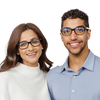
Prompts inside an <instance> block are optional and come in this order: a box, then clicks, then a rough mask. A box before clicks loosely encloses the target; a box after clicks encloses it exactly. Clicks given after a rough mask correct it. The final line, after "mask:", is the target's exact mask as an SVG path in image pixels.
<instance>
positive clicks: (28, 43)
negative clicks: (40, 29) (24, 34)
mask: <svg viewBox="0 0 100 100" xmlns="http://www.w3.org/2000/svg"><path fill="white" fill-rule="evenodd" d="M34 39H37V38H33V39H32V40H31V41H30V42H26V41H22V42H20V43H23V42H26V43H27V47H26V48H23V49H27V48H28V46H29V44H31V45H32V41H33V40H34ZM37 40H39V41H40V44H41V40H42V39H37ZM20 43H18V44H17V46H18V47H19V48H20V46H19V45H20ZM40 44H39V45H40ZM39 45H37V46H39ZM32 46H33V45H32ZM37 46H33V47H37ZM20 49H21V50H23V49H22V48H20Z"/></svg>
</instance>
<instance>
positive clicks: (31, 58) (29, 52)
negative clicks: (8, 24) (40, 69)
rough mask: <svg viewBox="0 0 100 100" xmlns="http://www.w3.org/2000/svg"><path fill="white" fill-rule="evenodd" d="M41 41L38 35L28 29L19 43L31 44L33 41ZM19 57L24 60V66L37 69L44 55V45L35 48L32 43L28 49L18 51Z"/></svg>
mask: <svg viewBox="0 0 100 100" xmlns="http://www.w3.org/2000/svg"><path fill="white" fill-rule="evenodd" d="M34 38H36V39H39V38H38V36H37V34H36V33H35V32H34V31H33V30H31V29H28V30H26V31H24V32H22V34H21V37H20V41H19V42H23V41H26V42H30V41H31V40H32V39H34ZM18 51H19V55H20V56H21V58H22V61H23V64H25V65H27V66H31V67H37V66H38V60H39V58H40V56H41V54H42V44H40V45H39V46H36V47H33V46H32V45H31V44H30V43H29V45H28V47H27V48H26V49H20V48H19V49H18Z"/></svg>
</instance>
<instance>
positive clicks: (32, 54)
mask: <svg viewBox="0 0 100 100" xmlns="http://www.w3.org/2000/svg"><path fill="white" fill-rule="evenodd" d="M35 54H36V53H32V54H28V56H32V55H35Z"/></svg>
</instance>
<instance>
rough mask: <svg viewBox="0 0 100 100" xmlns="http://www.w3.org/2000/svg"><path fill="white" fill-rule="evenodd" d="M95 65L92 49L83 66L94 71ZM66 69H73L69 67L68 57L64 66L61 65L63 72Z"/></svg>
mask: <svg viewBox="0 0 100 100" xmlns="http://www.w3.org/2000/svg"><path fill="white" fill-rule="evenodd" d="M93 65H94V54H93V53H92V52H91V51H90V52H89V55H88V57H87V58H86V60H85V62H84V64H83V66H82V67H83V68H86V69H88V70H90V71H93ZM64 70H69V71H70V70H71V69H70V68H69V67H68V57H67V60H66V61H65V63H64V64H63V65H62V66H60V72H63V71H64Z"/></svg>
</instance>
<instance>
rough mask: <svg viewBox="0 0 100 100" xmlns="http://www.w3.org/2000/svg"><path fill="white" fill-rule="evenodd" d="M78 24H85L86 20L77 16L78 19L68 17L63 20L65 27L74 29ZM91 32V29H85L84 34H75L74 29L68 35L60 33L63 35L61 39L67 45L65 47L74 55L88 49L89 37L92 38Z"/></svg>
mask: <svg viewBox="0 0 100 100" xmlns="http://www.w3.org/2000/svg"><path fill="white" fill-rule="evenodd" d="M78 26H84V27H86V26H85V25H84V21H83V20H81V19H80V18H76V19H66V20H65V21H64V22H63V28H65V27H69V28H71V29H74V28H76V27H78ZM90 33H91V30H88V31H87V30H85V32H84V34H81V35H77V34H75V32H74V31H72V33H71V34H70V35H68V36H64V35H62V33H60V35H61V39H62V41H63V43H64V45H65V47H66V48H67V49H68V51H69V53H71V54H73V55H78V54H80V53H81V52H82V51H86V50H88V45H87V42H88V39H89V38H90Z"/></svg>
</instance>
